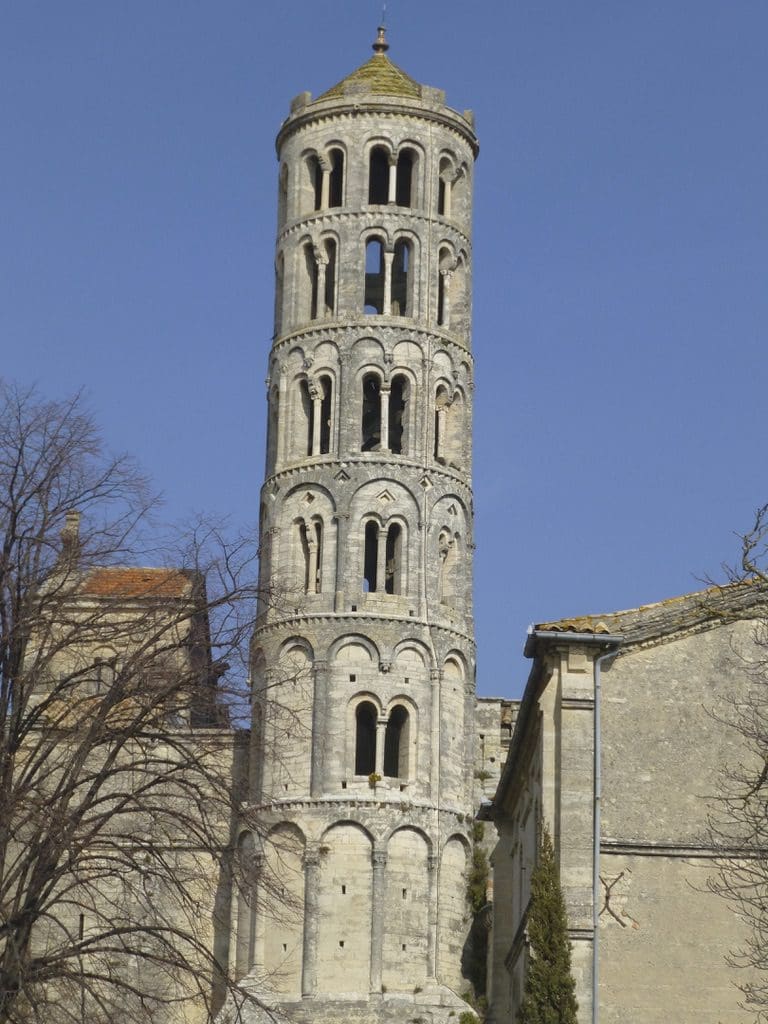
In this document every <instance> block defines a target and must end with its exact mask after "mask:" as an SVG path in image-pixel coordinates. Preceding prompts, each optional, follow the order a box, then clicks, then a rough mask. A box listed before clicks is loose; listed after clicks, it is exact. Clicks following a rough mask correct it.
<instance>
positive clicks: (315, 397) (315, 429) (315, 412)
mask: <svg viewBox="0 0 768 1024" xmlns="http://www.w3.org/2000/svg"><path fill="white" fill-rule="evenodd" d="M309 397H310V398H311V399H312V454H313V455H319V454H320V427H321V423H320V417H321V415H322V411H323V396H322V392H321V391H320V385H319V384H318V383H316V382H311V383H310V385H309ZM312 593H314V591H312Z"/></svg>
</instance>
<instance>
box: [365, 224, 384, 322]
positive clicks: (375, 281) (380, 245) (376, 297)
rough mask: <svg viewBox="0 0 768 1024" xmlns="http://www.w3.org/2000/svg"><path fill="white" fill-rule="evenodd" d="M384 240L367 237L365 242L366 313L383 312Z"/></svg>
mask: <svg viewBox="0 0 768 1024" xmlns="http://www.w3.org/2000/svg"><path fill="white" fill-rule="evenodd" d="M384 278H385V271H384V242H383V241H382V240H381V239H380V238H369V239H368V241H367V242H366V244H365V297H364V300H363V308H364V311H365V312H366V313H383V312H384Z"/></svg>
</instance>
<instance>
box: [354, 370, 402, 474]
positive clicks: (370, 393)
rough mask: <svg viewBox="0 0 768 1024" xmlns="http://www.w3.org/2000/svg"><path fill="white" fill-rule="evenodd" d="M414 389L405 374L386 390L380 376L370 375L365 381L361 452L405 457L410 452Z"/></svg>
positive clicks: (363, 386) (396, 375)
mask: <svg viewBox="0 0 768 1024" xmlns="http://www.w3.org/2000/svg"><path fill="white" fill-rule="evenodd" d="M409 396H410V385H409V381H408V378H407V377H406V376H405V375H404V374H395V376H394V377H393V378H392V380H391V381H390V383H389V386H388V387H386V386H385V385H384V384H383V383H382V380H381V377H379V375H378V374H377V373H366V374H365V376H364V377H363V381H362V416H361V424H360V427H361V437H360V450H361V451H364V452H377V451H390V452H392V454H393V455H403V454H405V453H406V452H407V450H408V422H409V415H408V413H409Z"/></svg>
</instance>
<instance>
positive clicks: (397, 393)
mask: <svg viewBox="0 0 768 1024" xmlns="http://www.w3.org/2000/svg"><path fill="white" fill-rule="evenodd" d="M407 410H408V378H407V377H404V376H403V375H402V374H398V375H397V376H396V377H393V378H392V383H391V385H390V389H389V450H390V451H391V452H392V453H393V454H394V455H403V454H405V453H406V452H407V441H408V438H407V431H406V427H407V416H406V414H407Z"/></svg>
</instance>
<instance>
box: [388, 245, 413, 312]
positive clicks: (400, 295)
mask: <svg viewBox="0 0 768 1024" xmlns="http://www.w3.org/2000/svg"><path fill="white" fill-rule="evenodd" d="M411 254H412V247H411V243H410V242H409V241H408V240H407V239H405V238H398V240H397V241H396V242H395V255H394V259H393V260H392V315H393V316H407V315H408V314H409V312H410V283H411V276H412V275H411Z"/></svg>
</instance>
